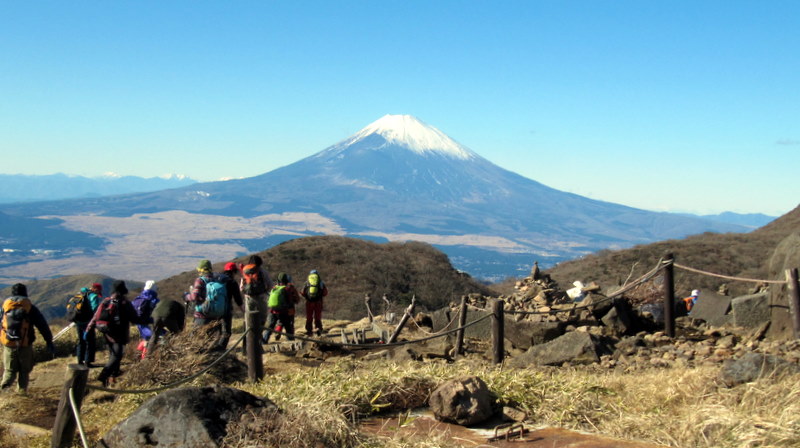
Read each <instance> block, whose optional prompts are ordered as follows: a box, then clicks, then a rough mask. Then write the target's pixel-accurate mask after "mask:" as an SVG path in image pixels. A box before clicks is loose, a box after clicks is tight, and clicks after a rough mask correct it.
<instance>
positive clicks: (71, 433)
mask: <svg viewBox="0 0 800 448" xmlns="http://www.w3.org/2000/svg"><path fill="white" fill-rule="evenodd" d="M88 380H89V368H88V367H86V366H85V365H83V364H70V365H69V366H68V367H67V380H66V382H64V388H63V389H62V390H61V400H60V401H59V402H58V410H57V411H56V421H55V423H54V424H53V437H52V439H51V440H50V446H51V447H53V448H66V447H70V446H72V440H73V439H74V438H75V428H76V426H77V422H76V421H75V415H74V414H73V413H72V405H71V404H70V400H69V390H70V389H72V393H73V396H74V397H75V406H76V407H77V408H78V410H80V408H81V404H82V403H83V396H84V395H86V383H87V382H88Z"/></svg>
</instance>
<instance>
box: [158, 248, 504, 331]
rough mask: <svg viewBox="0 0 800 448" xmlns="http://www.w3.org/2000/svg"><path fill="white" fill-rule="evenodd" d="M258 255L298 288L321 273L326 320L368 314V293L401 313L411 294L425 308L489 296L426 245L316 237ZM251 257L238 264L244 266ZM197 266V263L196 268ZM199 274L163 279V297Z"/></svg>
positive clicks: (221, 262)
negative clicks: (477, 295) (310, 274)
mask: <svg viewBox="0 0 800 448" xmlns="http://www.w3.org/2000/svg"><path fill="white" fill-rule="evenodd" d="M257 255H259V256H260V257H261V258H262V259H263V260H264V265H265V267H266V268H267V270H268V271H269V272H270V275H271V276H272V277H273V279H274V278H275V277H276V276H277V275H278V273H279V272H286V273H288V274H289V275H291V276H292V278H293V280H294V283H295V285H296V286H297V287H298V289H300V288H302V286H303V284H304V283H305V280H306V276H307V274H308V272H309V271H310V270H311V269H317V270H319V272H320V274H321V276H322V278H323V280H324V281H325V283H326V284H327V285H328V289H329V291H330V295H329V297H328V299H327V300H326V302H325V307H326V313H329V314H327V316H329V317H334V318H338V319H360V318H362V317H364V316H366V311H365V307H364V296H365V295H366V294H370V296H371V297H372V298H373V301H374V303H378V302H379V301H380V298H381V296H382V295H383V294H386V295H387V296H388V298H389V300H390V301H391V302H392V303H393V306H395V307H396V308H397V310H398V311H399V310H400V309H401V308H402V307H405V306H406V305H408V304H409V303H410V302H411V297H412V296H416V297H417V303H418V304H419V306H420V307H421V308H427V309H437V308H440V307H442V306H445V305H447V304H449V303H450V302H451V301H453V300H457V299H458V298H460V297H461V295H463V294H468V293H472V292H478V293H488V290H487V289H486V287H485V286H484V285H482V284H480V283H479V282H477V281H475V280H474V279H472V278H471V277H470V276H468V275H465V274H462V273H459V272H458V271H457V270H455V269H454V268H453V266H452V265H451V264H450V260H449V259H448V258H447V255H445V254H444V253H442V252H441V251H439V250H437V249H435V248H434V247H433V246H431V245H429V244H426V243H419V242H407V243H385V244H378V243H374V242H370V241H364V240H359V239H355V238H346V237H340V236H314V237H306V238H297V239H294V240H291V241H287V242H285V243H282V244H279V245H277V246H275V247H272V248H270V249H268V250H265V251H262V252H258V253H257ZM248 258H249V256H246V257H240V258H237V259H235V261H237V262H240V263H244V262H246V261H247V259H248ZM197 261H199V260H197ZM211 261H212V262H214V263H213V266H214V269H215V271H220V270H221V269H222V267H223V265H224V264H225V262H227V261H230V260H211ZM195 264H196V261H193V266H191V267H192V268H193V267H194V265H195ZM195 275H196V273H195V271H194V270H190V271H187V272H184V273H181V274H178V275H176V276H173V277H170V278H168V279H165V280H161V281H159V283H158V285H159V294H160V295H161V296H162V297H164V296H165V295H166V296H168V297H181V296H182V294H183V292H184V291H188V288H189V285H190V284H191V283H192V282H193V281H194V278H195ZM299 311H301V312H302V307H301V309H300V310H299Z"/></svg>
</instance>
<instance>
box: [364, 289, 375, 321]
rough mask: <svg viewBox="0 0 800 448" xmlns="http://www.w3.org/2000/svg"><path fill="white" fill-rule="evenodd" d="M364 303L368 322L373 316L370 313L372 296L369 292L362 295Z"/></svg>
mask: <svg viewBox="0 0 800 448" xmlns="http://www.w3.org/2000/svg"><path fill="white" fill-rule="evenodd" d="M364 305H366V306H367V317H368V318H369V323H372V321H373V319H374V318H375V317H374V315H373V314H372V297H370V296H369V294H367V295H365V296H364Z"/></svg>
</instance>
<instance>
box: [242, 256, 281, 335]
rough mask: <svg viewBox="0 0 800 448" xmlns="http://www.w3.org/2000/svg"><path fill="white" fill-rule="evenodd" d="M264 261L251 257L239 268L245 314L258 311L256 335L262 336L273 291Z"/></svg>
mask: <svg viewBox="0 0 800 448" xmlns="http://www.w3.org/2000/svg"><path fill="white" fill-rule="evenodd" d="M263 264H264V261H263V260H262V259H261V257H259V256H258V255H251V256H250V259H249V260H248V261H247V264H245V265H240V266H239V272H241V274H242V278H241V280H239V289H240V290H241V292H242V294H244V306H245V313H248V312H250V311H258V329H257V332H256V334H261V331H262V330H263V328H264V325H265V324H266V323H267V315H268V314H269V310H268V308H267V296H268V294H269V292H270V291H272V287H273V284H272V280H271V279H270V278H269V272H267V270H266V269H264V267H263V266H262V265H263Z"/></svg>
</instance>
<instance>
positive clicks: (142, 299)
mask: <svg viewBox="0 0 800 448" xmlns="http://www.w3.org/2000/svg"><path fill="white" fill-rule="evenodd" d="M131 303H132V304H133V308H134V309H135V310H136V315H137V316H139V320H140V321H141V323H140V324H138V325H137V326H136V327H137V328H138V329H139V344H138V345H137V346H136V350H138V351H140V352H141V358H142V359H144V358H145V354H146V351H147V341H149V340H150V338H151V337H152V336H153V328H152V327H151V324H152V323H153V317H152V314H153V310H154V309H155V307H156V305H158V287H157V286H156V282H155V281H153V280H148V281H147V282H146V283H145V284H144V289H143V290H142V293H141V294H139V295H138V296H136V298H135V299H133V301H132V302H131Z"/></svg>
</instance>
